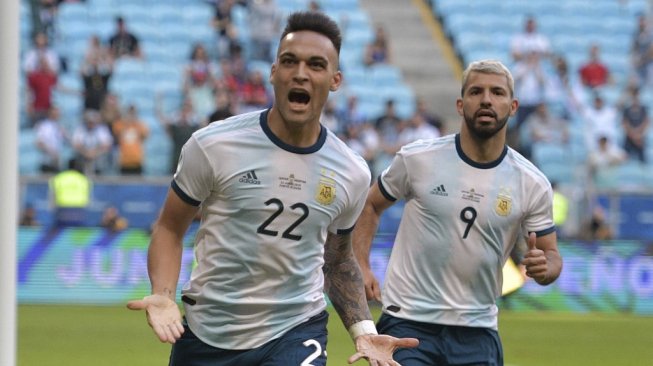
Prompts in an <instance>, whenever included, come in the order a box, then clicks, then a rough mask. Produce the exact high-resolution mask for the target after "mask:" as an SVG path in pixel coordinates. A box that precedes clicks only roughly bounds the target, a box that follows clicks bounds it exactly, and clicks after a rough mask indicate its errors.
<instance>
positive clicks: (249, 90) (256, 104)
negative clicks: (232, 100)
mask: <svg viewBox="0 0 653 366" xmlns="http://www.w3.org/2000/svg"><path fill="white" fill-rule="evenodd" d="M238 101H239V106H238V111H239V113H246V112H251V111H255V110H259V109H264V108H267V107H269V106H270V104H271V103H272V96H271V95H270V93H269V92H268V89H267V87H266V85H265V79H264V78H263V74H262V73H261V72H260V71H259V70H252V71H250V72H248V75H247V80H245V83H243V84H242V85H241V87H240V90H239V92H238Z"/></svg>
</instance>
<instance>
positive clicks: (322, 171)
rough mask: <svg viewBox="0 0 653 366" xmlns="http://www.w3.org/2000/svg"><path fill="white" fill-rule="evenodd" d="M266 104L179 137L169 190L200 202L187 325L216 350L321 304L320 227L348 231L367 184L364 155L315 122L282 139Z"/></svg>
mask: <svg viewBox="0 0 653 366" xmlns="http://www.w3.org/2000/svg"><path fill="white" fill-rule="evenodd" d="M267 115H268V111H258V112H252V113H247V114H243V115H239V116H235V117H232V118H229V119H227V120H225V121H223V122H217V123H212V124H210V125H209V126H207V127H205V128H203V129H201V130H199V131H197V132H195V133H194V134H193V136H192V137H191V138H190V139H189V141H188V142H187V143H186V144H185V145H184V148H183V150H182V153H181V157H180V160H179V166H178V168H177V172H176V173H175V176H174V181H173V183H172V186H173V189H174V190H175V192H177V194H178V195H179V196H180V197H181V198H182V199H184V200H185V201H186V202H188V203H190V204H193V205H200V204H201V218H202V220H201V223H200V227H199V229H198V233H197V237H196V243H195V256H196V259H197V267H196V268H194V270H193V271H192V273H191V278H190V280H189V282H188V283H187V284H186V285H185V286H184V287H183V289H182V294H183V296H185V297H186V298H187V299H190V301H189V302H194V305H191V304H189V303H185V304H184V306H185V312H186V317H187V319H188V324H189V326H190V328H191V330H192V331H193V332H194V333H195V334H196V335H197V336H198V337H199V338H200V339H201V340H202V341H204V342H206V343H208V344H210V345H212V346H215V347H219V348H224V349H251V348H255V347H258V346H260V345H262V344H265V343H267V342H268V341H270V340H272V339H275V338H277V337H280V336H281V335H282V334H284V333H285V332H286V331H288V330H289V329H291V328H293V327H294V326H296V325H298V324H300V323H302V322H304V321H306V320H308V319H309V318H310V317H311V316H314V315H316V314H318V313H320V312H321V311H322V310H324V309H325V307H326V302H325V299H324V294H323V285H324V276H323V273H322V266H323V264H324V243H325V240H326V236H327V231H329V232H331V233H338V232H340V233H345V232H348V231H351V230H352V229H353V226H354V224H355V222H356V219H357V218H358V215H359V214H360V212H361V211H362V208H363V204H364V202H365V198H366V196H367V191H368V189H369V182H370V179H371V177H370V172H369V169H368V167H367V164H366V162H365V161H364V160H363V159H362V158H361V157H360V156H359V155H357V154H356V153H354V152H353V151H352V150H351V149H349V148H348V147H347V146H346V145H345V144H344V143H343V142H342V141H341V140H339V139H338V138H337V137H336V136H335V135H334V134H333V133H331V132H330V131H328V130H327V129H326V128H324V127H322V129H321V133H320V136H319V139H318V141H317V143H316V144H315V145H313V146H311V147H307V148H297V147H292V146H289V145H287V144H285V143H283V142H282V141H281V140H279V139H278V138H277V137H276V136H274V134H273V133H272V131H271V130H270V129H269V127H268V125H267Z"/></svg>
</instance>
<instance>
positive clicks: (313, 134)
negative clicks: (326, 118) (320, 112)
mask: <svg viewBox="0 0 653 366" xmlns="http://www.w3.org/2000/svg"><path fill="white" fill-rule="evenodd" d="M268 127H270V131H272V133H273V134H274V135H275V136H276V137H277V138H279V139H280V140H281V141H283V142H284V143H285V144H288V145H291V146H295V147H310V146H313V145H315V144H316V143H317V140H318V138H319V136H320V130H321V127H320V122H319V120H318V121H315V122H306V123H303V122H292V121H288V120H286V119H284V118H283V117H282V116H281V114H280V113H279V111H278V109H276V108H272V109H271V110H270V113H269V114H268Z"/></svg>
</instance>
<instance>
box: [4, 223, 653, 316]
mask: <svg viewBox="0 0 653 366" xmlns="http://www.w3.org/2000/svg"><path fill="white" fill-rule="evenodd" d="M195 231H196V225H194V226H193V227H191V230H189V232H188V233H187V235H186V238H185V244H184V246H185V248H184V251H183V258H182V270H181V276H180V279H179V286H178V288H181V285H182V284H183V283H184V282H185V281H187V279H188V278H189V275H190V271H191V269H192V267H193V248H192V242H193V236H194V233H195ZM393 239H394V237H393V235H389V234H388V235H378V236H377V237H376V239H375V243H374V246H373V249H372V256H371V263H372V267H373V269H374V271H375V272H376V274H377V276H378V277H379V278H380V279H382V278H383V276H384V273H385V267H386V264H387V260H388V256H389V254H390V251H391V248H392V242H393ZM148 242H149V233H148V231H147V230H144V229H128V230H125V231H122V232H117V233H114V232H110V231H106V230H103V229H99V228H70V229H60V230H56V229H45V228H20V229H19V232H18V251H17V252H18V301H19V303H20V304H99V305H105V304H106V305H110V304H121V303H126V301H127V300H129V299H134V298H140V297H142V296H144V295H146V294H149V281H148V277H147V268H146V263H147V246H148ZM560 251H561V253H562V256H563V258H564V269H563V272H562V275H561V276H560V278H559V279H558V281H556V282H555V283H554V284H552V285H550V286H546V287H542V286H538V285H537V284H535V283H534V282H533V281H527V282H526V284H525V285H524V286H523V287H522V288H521V289H519V290H518V291H516V292H514V293H512V294H511V295H509V296H508V297H506V298H503V299H502V300H501V306H502V307H504V308H510V309H512V310H515V311H563V312H576V313H585V312H602V313H632V314H637V315H652V316H653V243H645V242H641V241H611V242H580V241H565V242H561V243H560Z"/></svg>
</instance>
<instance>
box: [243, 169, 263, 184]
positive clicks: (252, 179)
mask: <svg viewBox="0 0 653 366" xmlns="http://www.w3.org/2000/svg"><path fill="white" fill-rule="evenodd" d="M238 181H239V182H240V183H248V184H261V181H260V180H258V177H257V176H256V172H255V171H254V170H250V171H248V172H247V174H243V176H242V177H240V179H238Z"/></svg>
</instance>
